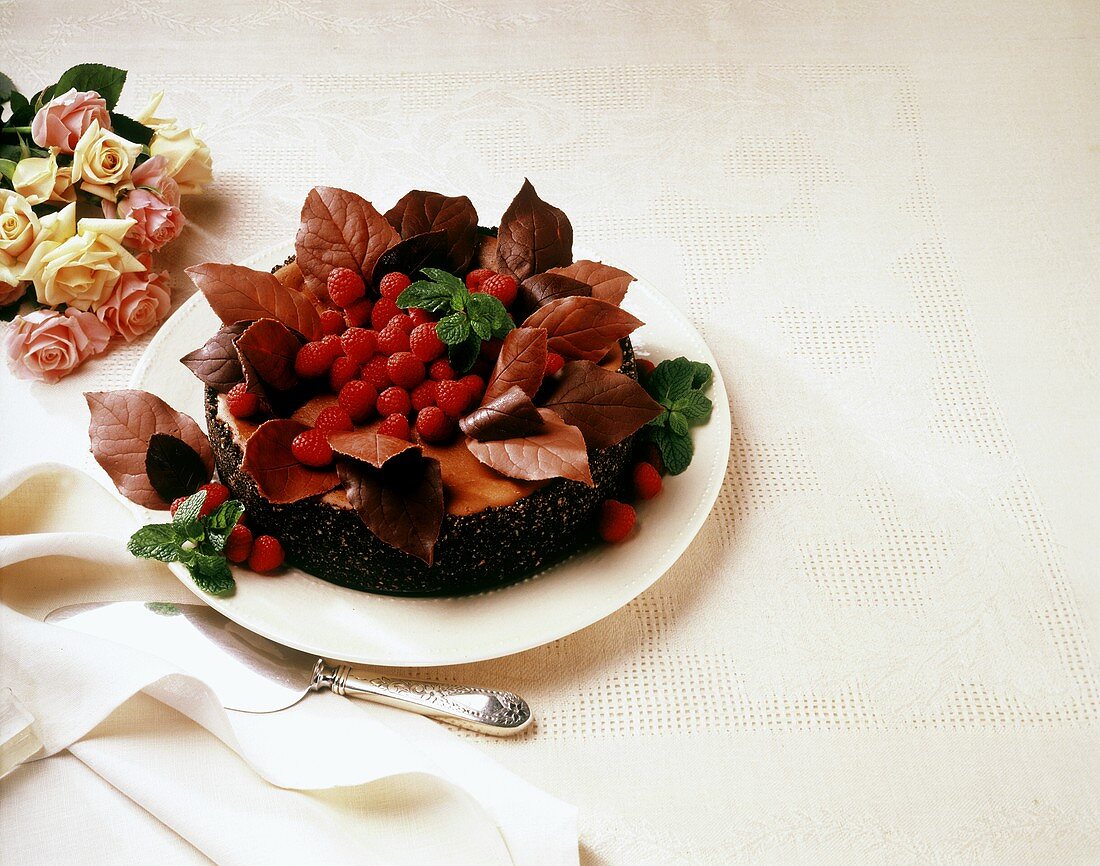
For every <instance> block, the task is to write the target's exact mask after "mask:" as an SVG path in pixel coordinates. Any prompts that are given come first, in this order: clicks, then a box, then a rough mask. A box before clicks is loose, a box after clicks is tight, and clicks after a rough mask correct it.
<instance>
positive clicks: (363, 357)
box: [340, 328, 378, 364]
mask: <svg viewBox="0 0 1100 866" xmlns="http://www.w3.org/2000/svg"><path fill="white" fill-rule="evenodd" d="M340 345H342V346H343V347H344V354H345V355H346V356H347V357H349V358H351V359H352V360H353V361H356V362H358V363H360V364H365V363H366V362H367V361H369V360H370V358H371V355H373V354H374V353H375V352H376V351H377V350H378V335H377V334H375V333H374V331H368V330H367V329H366V328H348V329H347V330H346V331H344V334H343V336H341V337H340Z"/></svg>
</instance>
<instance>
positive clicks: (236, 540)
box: [225, 521, 252, 562]
mask: <svg viewBox="0 0 1100 866" xmlns="http://www.w3.org/2000/svg"><path fill="white" fill-rule="evenodd" d="M251 552H252V530H251V529H249V528H248V527H247V526H245V525H244V524H243V523H240V522H239V521H238V522H237V523H236V524H234V526H233V528H232V529H231V530H229V538H228V539H226V542H225V558H226V559H228V560H229V561H230V562H244V561H245V560H246V559H248V554H250V553H251Z"/></svg>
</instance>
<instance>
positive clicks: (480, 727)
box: [310, 659, 532, 737]
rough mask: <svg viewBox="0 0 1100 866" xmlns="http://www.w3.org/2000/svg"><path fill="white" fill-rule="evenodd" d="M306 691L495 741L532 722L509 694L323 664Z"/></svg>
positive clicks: (519, 700) (516, 698)
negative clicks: (393, 710)
mask: <svg viewBox="0 0 1100 866" xmlns="http://www.w3.org/2000/svg"><path fill="white" fill-rule="evenodd" d="M310 688H312V689H313V690H314V691H316V690H318V689H323V688H328V689H331V690H332V691H334V692H335V693H336V694H338V695H343V696H344V697H348V698H363V699H365V700H368V701H378V702H379V703H381V704H388V705H389V706H391V707H397V708H398V709H401V710H411V711H412V712H414V713H420V715H422V716H431V717H432V718H435V719H439V720H440V721H443V722H449V723H450V724H452V725H458V726H459V727H462V728H469V729H470V730H474V731H479V732H480V733H483V734H492V735H494V736H497V737H504V736H509V735H511V734H518V733H519V732H520V731H524V730H526V729H527V728H528V726H530V724H531V721H532V717H531V708H530V707H529V706H527V701H525V700H524V699H523V698H521V697H520V696H519V695H517V694H515V693H513V692H502V691H497V690H496V689H481V688H475V687H473V686H452V685H447V684H446V683H432V682H425V681H423V680H405V679H398V678H396V677H387V676H380V675H375V674H370V673H367V672H365V671H354V670H352V669H351V668H350V667H348V666H347V665H330V664H328V663H327V662H326V661H325V660H324V659H318V660H317V666H316V667H315V668H314V669H313V682H312V683H311V685H310Z"/></svg>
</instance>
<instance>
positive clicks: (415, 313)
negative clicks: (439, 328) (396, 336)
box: [409, 307, 435, 326]
mask: <svg viewBox="0 0 1100 866" xmlns="http://www.w3.org/2000/svg"><path fill="white" fill-rule="evenodd" d="M409 318H410V319H412V321H413V325H414V326H416V325H426V324H428V323H429V322H434V321H435V319H433V318H432V314H431V313H429V312H428V311H427V310H421V309H419V308H418V307H413V308H412V309H411V310H409Z"/></svg>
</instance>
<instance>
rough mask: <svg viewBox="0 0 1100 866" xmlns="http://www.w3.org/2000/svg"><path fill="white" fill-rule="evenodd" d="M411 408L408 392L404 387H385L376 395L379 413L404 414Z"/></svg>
mask: <svg viewBox="0 0 1100 866" xmlns="http://www.w3.org/2000/svg"><path fill="white" fill-rule="evenodd" d="M411 408H412V403H411V402H410V401H409V392H408V391H406V390H405V389H404V388H387V389H386V390H385V391H383V392H382V393H381V394H379V395H378V414H379V415H386V416H388V415H404V414H406V413H407V412H408V411H409V410H410V409H411Z"/></svg>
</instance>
